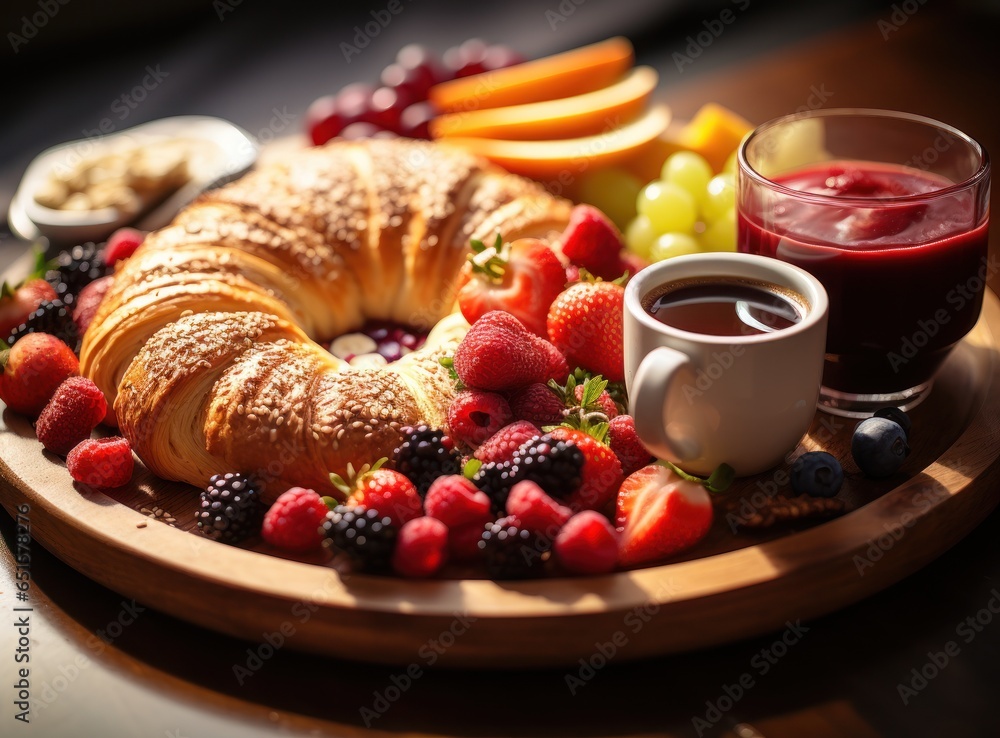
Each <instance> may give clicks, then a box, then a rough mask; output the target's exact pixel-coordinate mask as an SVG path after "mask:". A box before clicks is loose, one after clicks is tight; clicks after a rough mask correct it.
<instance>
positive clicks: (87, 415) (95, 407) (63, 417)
mask: <svg viewBox="0 0 1000 738" xmlns="http://www.w3.org/2000/svg"><path fill="white" fill-rule="evenodd" d="M107 410H108V403H107V400H105V398H104V393H103V392H101V390H100V389H98V387H97V385H96V384H94V383H93V382H92V381H90V380H89V379H87V378H86V377H70V378H69V379H67V380H66V381H65V382H63V383H62V384H60V385H59V387H58V388H57V389H56V391H55V394H53V395H52V399H51V400H49V404H48V405H46V406H45V409H44V410H42V414H41V415H39V416H38V421H37V422H36V424H35V434H36V435H37V436H38V440H39V441H41V442H42V445H43V446H44V447H45V448H46V450H48V451H51V452H52V453H54V454H59V455H60V456H65V455H66V454H68V453H69V452H70V451H72V450H73V447H74V446H76V445H77V444H79V443H80V442H81V441H83V440H84V439H86V438H90V433H91V431H93V430H94V428H96V427H97V424H98V423H100V422H101V421H102V420H104V414H105V413H106V412H107Z"/></svg>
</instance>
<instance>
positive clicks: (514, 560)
mask: <svg viewBox="0 0 1000 738" xmlns="http://www.w3.org/2000/svg"><path fill="white" fill-rule="evenodd" d="M549 543H550V542H549V541H548V540H547V539H545V538H543V537H542V536H540V535H538V534H537V533H532V532H531V531H529V530H525V529H522V528H520V527H518V525H517V523H515V522H514V521H513V520H512V519H510V518H501V519H500V520H497V521H496V522H494V523H487V524H486V530H484V531H483V537H482V538H480V539H479V543H478V546H479V550H480V551H482V552H483V560H484V561H485V563H486V572H487V573H488V574H489V575H490V576H491V577H493V578H494V579H528V578H531V577H537V576H540V575H541V574H542V570H543V568H544V562H545V559H546V558H548V549H549Z"/></svg>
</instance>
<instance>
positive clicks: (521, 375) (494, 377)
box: [452, 310, 549, 440]
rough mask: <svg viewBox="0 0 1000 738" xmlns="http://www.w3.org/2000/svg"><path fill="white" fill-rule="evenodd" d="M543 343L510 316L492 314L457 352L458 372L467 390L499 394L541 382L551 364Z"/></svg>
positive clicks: (478, 323) (477, 325)
mask: <svg viewBox="0 0 1000 738" xmlns="http://www.w3.org/2000/svg"><path fill="white" fill-rule="evenodd" d="M541 343H542V341H541V340H540V339H539V338H538V336H536V335H535V334H534V333H532V332H531V331H529V330H528V329H527V328H525V327H524V324H523V323H521V321H519V320H518V319H517V318H515V317H514V316H513V315H511V314H510V313H508V312H505V311H503V310H491V311H490V312H488V313H486V314H484V315H483V316H482V317H481V318H479V320H477V321H476V322H475V323H473V324H472V327H471V328H470V329H469V332H468V333H466V334H465V338H463V339H462V342H461V343H460V344H459V345H458V348H457V349H455V359H454V362H455V371H456V373H457V374H458V376H459V378H460V379H461V380H462V382H464V383H465V385H466V386H467V387H476V388H479V389H484V390H495V391H497V392H502V391H505V390H514V389H518V388H519V387H524V386H525V385H528V384H531V383H532V382H540V381H542V380H543V379H544V378H545V371H546V367H547V366H548V361H549V357H548V354H547V353H546V351H545V350H544V349H543V348H542V347H541ZM508 422H509V421H508ZM500 425H501V426H502V425H506V423H501V424H500ZM452 430H453V431H454V428H453V429H452ZM491 435H492V434H491ZM484 440H485V439H484Z"/></svg>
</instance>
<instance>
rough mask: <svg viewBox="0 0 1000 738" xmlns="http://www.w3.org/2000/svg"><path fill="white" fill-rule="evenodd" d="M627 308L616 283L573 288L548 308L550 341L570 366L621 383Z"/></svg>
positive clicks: (599, 283) (580, 285) (572, 286)
mask: <svg viewBox="0 0 1000 738" xmlns="http://www.w3.org/2000/svg"><path fill="white" fill-rule="evenodd" d="M624 305H625V288H624V287H622V286H621V285H620V284H618V283H617V282H578V283H576V284H574V285H570V286H569V287H567V288H566V290H565V291H563V293H562V294H561V295H559V297H557V298H556V300H555V302H553V303H552V307H551V308H549V318H548V329H549V340H550V341H552V343H554V344H555V346H556V348H558V349H559V350H560V351H562V352H563V354H565V355H566V360H567V361H568V362H569V364H570V366H579V367H583V368H584V369H587V370H589V371H591V372H593V373H594V374H600V375H602V376H603V377H604V378H605V379H607V380H609V381H611V382H620V381H622V380H624V379H625V353H624V348H623V346H622V341H623V315H624V309H625V308H624Z"/></svg>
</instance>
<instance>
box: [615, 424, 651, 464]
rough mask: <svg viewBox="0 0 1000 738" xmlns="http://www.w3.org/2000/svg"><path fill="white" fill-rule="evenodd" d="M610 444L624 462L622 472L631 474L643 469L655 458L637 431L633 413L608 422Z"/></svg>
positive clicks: (622, 462)
mask: <svg viewBox="0 0 1000 738" xmlns="http://www.w3.org/2000/svg"><path fill="white" fill-rule="evenodd" d="M608 445H609V446H611V450H612V451H614V452H615V455H616V456H617V457H618V460H619V461H620V462H621V464H622V474H623V475H624V476H626V477H627V476H629V475H630V474H631V473H632V472H634V471H638V470H639V469H642V467H644V466H646V464H649V463H650V462H651V461H652V460H653V455H652V454H650V453H649V451H647V450H646V447H645V446H643V445H642V441H640V440H639V436H638V434H636V432H635V420H634V419H633V418H632V416H631V415H619V416H617V417H615V418H612V419H611V422H610V423H609V424H608Z"/></svg>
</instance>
